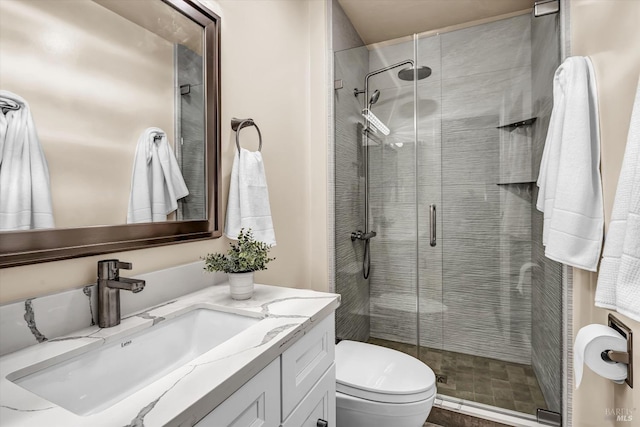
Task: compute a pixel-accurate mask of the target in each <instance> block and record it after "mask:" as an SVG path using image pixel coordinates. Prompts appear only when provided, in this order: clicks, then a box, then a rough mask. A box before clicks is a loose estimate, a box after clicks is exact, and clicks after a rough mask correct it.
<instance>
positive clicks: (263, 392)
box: [196, 315, 336, 427]
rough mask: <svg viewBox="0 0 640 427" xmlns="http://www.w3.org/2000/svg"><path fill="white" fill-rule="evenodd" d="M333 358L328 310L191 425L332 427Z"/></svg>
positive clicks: (334, 409) (334, 379)
mask: <svg viewBox="0 0 640 427" xmlns="http://www.w3.org/2000/svg"><path fill="white" fill-rule="evenodd" d="M334 360H335V319H334V315H330V316H329V317H327V318H325V319H324V320H322V321H320V322H319V323H318V324H317V325H316V326H314V327H313V328H312V329H311V330H310V331H309V332H307V333H306V334H305V335H304V336H303V337H301V338H300V339H299V340H298V341H297V342H296V343H295V344H293V345H292V346H291V347H290V348H289V349H287V350H286V351H284V353H282V355H280V356H279V357H278V358H277V359H275V360H274V361H273V362H271V363H270V364H269V365H268V366H267V367H266V368H264V369H263V370H262V371H260V372H259V373H258V374H256V375H255V376H254V377H253V378H252V379H251V380H249V381H248V382H247V383H245V384H244V385H243V386H242V387H241V388H240V389H238V390H237V391H236V392H235V393H234V394H232V395H231V396H230V397H229V398H228V399H226V400H225V401H224V402H222V403H221V404H220V405H218V407H216V408H215V409H214V410H213V411H211V412H210V413H209V414H207V415H206V416H205V417H204V418H203V419H202V420H200V421H199V422H198V423H197V424H196V425H197V426H198V427H257V426H260V427H280V426H281V427H323V426H327V427H335V418H336V370H335V364H334ZM325 422H326V424H325Z"/></svg>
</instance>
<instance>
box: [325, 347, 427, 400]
mask: <svg viewBox="0 0 640 427" xmlns="http://www.w3.org/2000/svg"><path fill="white" fill-rule="evenodd" d="M336 391H337V392H340V393H343V394H346V395H349V396H353V397H357V398H361V399H366V400H371V401H374V402H383V403H412V402H418V401H422V400H427V399H430V398H431V397H432V396H434V395H435V393H436V376H435V374H434V373H433V371H432V370H431V368H429V367H428V366H427V365H425V364H424V363H423V362H421V361H420V360H418V359H416V358H414V357H411V356H409V355H408V354H405V353H401V352H399V351H396V350H392V349H389V348H385V347H380V346H377V345H372V344H366V343H361V342H356V341H340V342H339V343H338V345H337V346H336Z"/></svg>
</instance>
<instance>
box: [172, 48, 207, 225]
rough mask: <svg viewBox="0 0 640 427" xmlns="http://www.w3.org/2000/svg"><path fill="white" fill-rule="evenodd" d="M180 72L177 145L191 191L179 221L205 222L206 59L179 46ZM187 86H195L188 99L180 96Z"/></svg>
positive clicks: (182, 205) (179, 213) (184, 200)
mask: <svg viewBox="0 0 640 427" xmlns="http://www.w3.org/2000/svg"><path fill="white" fill-rule="evenodd" d="M176 68H177V70H178V79H177V85H178V87H177V88H176V93H177V95H176V96H178V97H179V98H180V118H179V121H178V126H177V129H176V130H177V137H176V141H175V142H176V146H177V147H178V148H177V153H178V159H179V162H180V166H181V168H182V176H183V178H184V182H185V183H186V184H187V188H188V189H189V195H188V196H187V197H185V198H183V199H181V201H180V208H179V209H178V219H179V220H190V219H204V218H206V217H207V211H206V185H205V180H204V178H203V177H204V174H205V165H204V153H205V146H204V86H203V84H202V57H201V56H200V55H198V54H197V53H195V52H194V51H192V50H190V49H189V48H187V47H185V46H182V45H176ZM184 84H189V85H191V89H190V90H191V91H190V93H189V94H187V95H180V86H181V85H184ZM180 137H182V141H181V140H180Z"/></svg>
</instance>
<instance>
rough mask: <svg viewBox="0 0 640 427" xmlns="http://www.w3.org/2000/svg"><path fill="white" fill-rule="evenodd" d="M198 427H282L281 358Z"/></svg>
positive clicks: (200, 422) (221, 405)
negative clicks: (280, 426)
mask: <svg viewBox="0 0 640 427" xmlns="http://www.w3.org/2000/svg"><path fill="white" fill-rule="evenodd" d="M196 425H197V426H198V427H278V426H279V425H280V358H278V359H276V360H274V361H273V362H271V363H270V364H269V366H267V367H266V368H264V369H263V370H262V371H260V373H258V374H257V375H256V376H255V377H253V378H252V379H251V380H249V381H248V382H247V383H246V384H245V385H243V386H242V387H241V388H240V389H238V391H236V392H235V393H234V394H232V395H231V396H230V397H229V398H228V399H227V400H225V401H224V402H222V403H221V404H220V405H219V406H218V407H217V408H216V409H214V410H213V411H211V412H209V414H207V416H205V417H204V418H203V419H202V420H200V421H199V422H198V423H196Z"/></svg>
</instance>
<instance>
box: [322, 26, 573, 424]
mask: <svg viewBox="0 0 640 427" xmlns="http://www.w3.org/2000/svg"><path fill="white" fill-rule="evenodd" d="M559 61H560V47H559V19H558V15H547V16H544V17H538V18H536V17H533V16H532V15H531V14H521V15H516V16H511V17H509V18H506V19H496V20H493V21H491V22H486V23H483V24H480V25H474V26H467V27H465V28H459V29H456V30H452V31H446V32H429V33H424V34H416V35H414V36H413V37H412V38H409V39H407V38H404V39H398V40H391V41H387V42H383V43H378V44H375V45H370V46H360V47H354V48H349V49H344V50H339V51H335V52H334V65H335V67H334V68H335V69H334V73H335V79H336V81H337V82H339V84H336V87H338V88H339V89H336V90H335V94H334V96H335V97H334V100H335V110H334V111H335V124H334V127H335V259H336V265H335V268H336V269H335V283H336V285H335V286H336V292H338V293H340V294H341V295H342V306H341V307H340V308H339V309H338V312H337V336H338V338H339V339H349V340H356V341H365V342H370V343H374V344H378V345H383V346H387V347H391V348H395V349H397V350H400V351H404V352H406V353H409V354H411V355H413V356H415V357H418V358H420V359H421V360H423V361H424V362H425V363H427V364H428V365H429V366H430V367H431V368H432V369H433V371H434V372H435V373H436V374H437V377H438V384H437V386H438V393H439V394H440V395H441V396H442V397H443V398H444V399H453V400H457V401H464V402H465V403H467V404H470V405H477V406H478V407H482V406H483V405H490V406H492V407H494V408H496V407H497V408H500V409H499V410H500V411H505V412H507V413H511V414H514V415H515V416H521V417H525V418H526V417H531V416H533V415H535V414H536V412H537V410H538V409H543V410H545V411H551V412H557V413H560V412H561V411H562V384H563V383H562V378H563V373H562V277H561V266H560V265H559V264H557V263H555V262H552V261H550V260H548V259H546V258H545V257H544V248H543V246H542V215H541V214H540V212H538V211H536V209H535V200H536V198H537V187H536V185H535V181H536V179H537V174H538V169H539V162H540V158H541V155H542V148H543V146H544V140H545V137H546V130H547V127H548V123H549V117H550V114H551V106H552V82H553V74H554V71H555V69H556V68H557V66H558V65H559ZM378 121H379V122H381V124H382V126H380V125H379V124H378V123H377V122H378ZM380 127H382V128H384V127H386V128H388V129H389V133H388V135H386V132H383V130H384V129H380Z"/></svg>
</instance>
